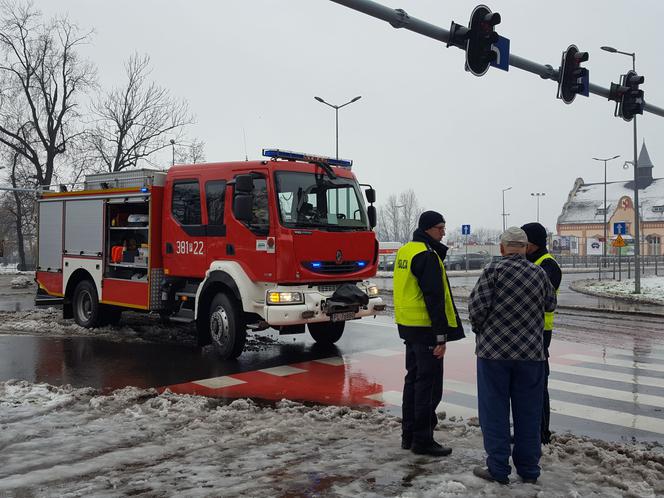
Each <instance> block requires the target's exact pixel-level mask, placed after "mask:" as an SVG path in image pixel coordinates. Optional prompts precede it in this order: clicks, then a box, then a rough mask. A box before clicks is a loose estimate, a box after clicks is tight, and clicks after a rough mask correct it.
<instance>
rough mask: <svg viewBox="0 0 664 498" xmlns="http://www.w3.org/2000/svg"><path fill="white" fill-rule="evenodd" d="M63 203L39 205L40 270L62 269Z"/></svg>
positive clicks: (43, 203)
mask: <svg viewBox="0 0 664 498" xmlns="http://www.w3.org/2000/svg"><path fill="white" fill-rule="evenodd" d="M62 204H63V203H62V201H50V202H40V203H39V256H38V257H39V262H38V266H39V270H42V271H57V270H61V269H62Z"/></svg>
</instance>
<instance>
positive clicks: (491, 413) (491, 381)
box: [477, 358, 545, 480]
mask: <svg viewBox="0 0 664 498" xmlns="http://www.w3.org/2000/svg"><path fill="white" fill-rule="evenodd" d="M544 378H545V373H544V362H543V361H523V360H487V359H485V358H477V401H478V408H479V415H480V426H481V428H482V436H483V437H484V449H485V450H486V452H487V455H488V456H487V459H486V464H487V467H488V468H489V472H491V475H493V477H495V478H496V479H500V480H502V479H506V478H507V476H509V475H510V473H511V471H512V469H511V467H510V464H509V457H510V402H511V405H512V420H513V422H514V449H513V451H512V461H513V462H514V466H515V467H516V472H517V474H519V475H520V476H521V477H523V478H524V479H537V478H538V477H539V475H540V466H539V459H540V457H541V456H542V448H541V442H540V424H541V418H542V403H543V395H544Z"/></svg>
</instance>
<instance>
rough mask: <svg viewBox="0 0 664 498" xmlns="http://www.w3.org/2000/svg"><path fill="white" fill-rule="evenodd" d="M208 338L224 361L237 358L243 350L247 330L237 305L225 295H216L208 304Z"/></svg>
mask: <svg viewBox="0 0 664 498" xmlns="http://www.w3.org/2000/svg"><path fill="white" fill-rule="evenodd" d="M210 337H211V339H212V345H213V346H214V349H215V350H216V351H217V354H218V355H219V356H220V357H221V358H222V359H224V360H228V359H232V358H237V357H238V356H240V354H242V351H243V350H244V344H245V342H246V340H247V329H246V328H245V326H244V323H243V322H242V317H241V314H240V310H239V307H238V305H236V304H235V302H234V301H233V300H232V299H231V298H230V297H228V295H226V294H223V293H221V294H217V295H216V296H215V297H214V299H213V300H212V303H211V304H210Z"/></svg>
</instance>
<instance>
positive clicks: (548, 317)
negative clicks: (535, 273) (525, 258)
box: [534, 252, 558, 331]
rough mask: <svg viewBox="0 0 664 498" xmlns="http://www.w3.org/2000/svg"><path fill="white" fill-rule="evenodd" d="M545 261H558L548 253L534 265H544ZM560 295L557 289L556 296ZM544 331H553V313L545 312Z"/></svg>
mask: <svg viewBox="0 0 664 498" xmlns="http://www.w3.org/2000/svg"><path fill="white" fill-rule="evenodd" d="M545 259H552V260H554V261H555V260H556V258H554V257H553V256H551V255H550V254H549V253H548V252H547V253H546V254H543V255H542V256H540V257H539V258H538V259H537V261H535V263H534V264H536V265H537V266H540V265H541V264H542V261H544V260H545ZM557 294H558V289H556V295H557ZM544 330H547V331H553V311H545V312H544Z"/></svg>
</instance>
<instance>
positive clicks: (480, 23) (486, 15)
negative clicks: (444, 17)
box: [466, 5, 500, 76]
mask: <svg viewBox="0 0 664 498" xmlns="http://www.w3.org/2000/svg"><path fill="white" fill-rule="evenodd" d="M497 24H500V14H499V13H498V12H491V9H489V7H487V6H486V5H478V6H477V7H475V9H474V10H473V13H472V14H471V15H470V25H469V26H470V29H469V31H468V33H467V39H468V42H467V45H466V69H467V70H468V71H470V72H471V73H473V74H474V75H475V76H482V75H484V74H485V73H486V72H487V71H488V70H489V65H490V64H491V63H492V62H495V61H496V59H497V53H496V52H495V51H494V50H493V48H492V45H493V44H494V43H496V42H497V41H498V33H496V32H495V31H494V27H495V26H496V25H497Z"/></svg>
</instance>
